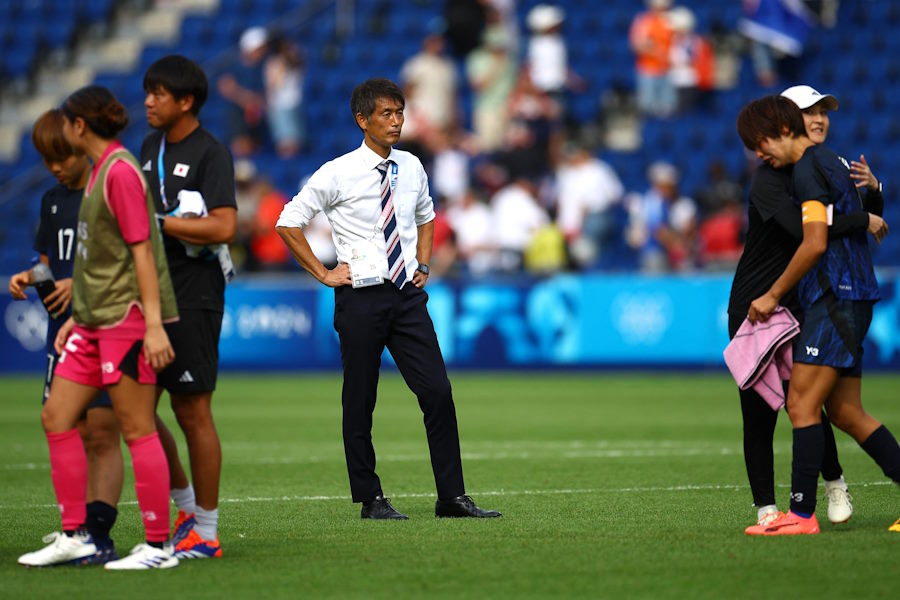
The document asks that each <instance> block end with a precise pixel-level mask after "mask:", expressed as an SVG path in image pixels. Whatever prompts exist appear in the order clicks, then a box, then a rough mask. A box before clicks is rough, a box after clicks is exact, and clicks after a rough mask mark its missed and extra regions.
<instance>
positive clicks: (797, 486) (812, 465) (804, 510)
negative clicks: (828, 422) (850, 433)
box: [791, 423, 825, 518]
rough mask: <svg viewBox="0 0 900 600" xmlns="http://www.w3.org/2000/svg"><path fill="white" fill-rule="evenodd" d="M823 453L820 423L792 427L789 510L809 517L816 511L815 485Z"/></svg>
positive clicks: (823, 440) (822, 432) (823, 445)
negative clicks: (792, 443)
mask: <svg viewBox="0 0 900 600" xmlns="http://www.w3.org/2000/svg"><path fill="white" fill-rule="evenodd" d="M824 455H825V432H824V430H823V429H822V424H821V423H817V424H815V425H810V426H809V427H801V428H799V429H794V460H793V462H792V463H791V512H793V513H794V514H797V515H800V516H804V515H805V516H806V517H807V518H809V517H810V516H812V515H813V514H814V513H815V512H816V486H817V485H818V483H819V470H820V469H821V468H822V457H823V456H824Z"/></svg>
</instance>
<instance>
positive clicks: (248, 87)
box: [218, 27, 269, 158]
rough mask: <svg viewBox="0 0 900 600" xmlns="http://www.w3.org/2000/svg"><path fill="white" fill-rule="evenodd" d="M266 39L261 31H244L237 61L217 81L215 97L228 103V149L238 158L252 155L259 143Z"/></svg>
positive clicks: (254, 29) (262, 117)
mask: <svg viewBox="0 0 900 600" xmlns="http://www.w3.org/2000/svg"><path fill="white" fill-rule="evenodd" d="M268 37H269V36H268V33H267V32H266V30H265V29H264V28H262V27H251V28H250V29H247V30H246V31H245V32H244V33H243V34H242V35H241V40H240V43H239V47H240V59H239V60H238V61H237V63H235V64H234V65H233V66H232V68H231V70H230V71H228V72H226V73H224V74H222V76H220V77H219V81H218V88H219V93H220V94H222V96H223V97H224V98H225V99H226V100H228V102H229V111H228V117H227V125H226V126H227V129H228V134H227V139H228V145H229V147H230V148H231V153H232V154H233V155H234V156H235V157H238V158H241V157H246V156H249V155H251V154H253V153H254V152H256V150H257V148H258V147H259V145H260V144H261V143H262V139H263V133H264V128H265V109H266V99H265V95H264V94H265V85H264V83H263V73H262V61H263V59H264V58H265V56H266V52H267V41H268Z"/></svg>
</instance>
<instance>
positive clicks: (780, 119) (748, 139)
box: [737, 95, 806, 152]
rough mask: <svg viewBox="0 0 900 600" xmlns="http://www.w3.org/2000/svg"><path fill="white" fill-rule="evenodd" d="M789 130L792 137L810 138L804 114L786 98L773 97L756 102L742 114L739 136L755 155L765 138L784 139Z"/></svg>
mask: <svg viewBox="0 0 900 600" xmlns="http://www.w3.org/2000/svg"><path fill="white" fill-rule="evenodd" d="M785 129H786V130H787V133H788V134H789V135H790V136H791V137H792V138H798V137H801V136H805V135H806V126H805V125H804V123H803V113H802V112H801V111H800V109H799V108H798V107H797V105H796V104H794V102H793V101H792V100H788V99H787V98H785V97H784V96H775V95H772V96H765V97H763V98H760V99H759V100H754V101H753V102H750V103H749V104H747V105H746V106H745V107H744V108H742V109H741V112H740V113H738V118H737V130H738V135H740V136H741V141H742V142H744V146H746V148H747V149H748V150H750V151H751V152H756V151H757V150H758V149H759V145H760V144H761V143H762V141H763V139H765V138H770V139H773V140H777V139H778V138H780V137H781V136H782V135H784V132H785Z"/></svg>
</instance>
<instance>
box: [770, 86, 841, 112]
mask: <svg viewBox="0 0 900 600" xmlns="http://www.w3.org/2000/svg"><path fill="white" fill-rule="evenodd" d="M781 95H782V96H784V97H785V98H787V99H788V100H791V101H793V103H794V104H796V105H797V106H799V107H800V110H806V109H807V108H809V107H810V106H812V105H813V104H818V103H819V102H824V103H825V108H826V109H828V110H837V109H838V101H837V98H835V97H834V96H832V95H831V94H820V93H819V92H817V91H816V90H814V89H813V88H811V87H809V86H808V85H795V86H792V87H789V88H788V89H786V90H784V91H783V92H781Z"/></svg>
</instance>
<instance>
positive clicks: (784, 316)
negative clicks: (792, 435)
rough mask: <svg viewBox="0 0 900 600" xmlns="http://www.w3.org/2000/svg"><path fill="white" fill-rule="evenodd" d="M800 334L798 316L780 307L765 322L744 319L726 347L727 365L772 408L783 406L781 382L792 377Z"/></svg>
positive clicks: (733, 373) (743, 386)
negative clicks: (795, 342)
mask: <svg viewBox="0 0 900 600" xmlns="http://www.w3.org/2000/svg"><path fill="white" fill-rule="evenodd" d="M798 333H800V325H799V323H797V319H795V318H794V315H792V314H791V311H789V310H787V309H786V308H784V307H783V306H779V307H778V308H776V309H775V312H773V313H772V316H770V317H769V319H768V320H766V321H761V322H758V323H751V322H750V320H749V319H744V322H743V323H742V324H741V327H740V329H738V330H737V333H736V334H735V336H734V339H733V340H731V343H729V344H728V347H727V348H725V352H724V354H725V364H726V365H728V370H729V371H731V374H732V375H733V376H734V380H735V381H736V382H737V384H738V387H739V388H741V389H742V390H746V389H747V388H753V390H754V391H755V392H756V393H758V394H759V395H760V396H761V397H762V399H763V400H765V401H766V403H767V404H768V405H769V406H771V407H772V410H778V409H780V408H781V407H782V406H784V402H785V398H784V388H783V387H782V384H781V382H782V381H783V380H785V379H790V378H791V367H793V366H794V359H793V354H792V352H793V344H792V342H791V340H793V339H794V337H796V336H797V334H798Z"/></svg>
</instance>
